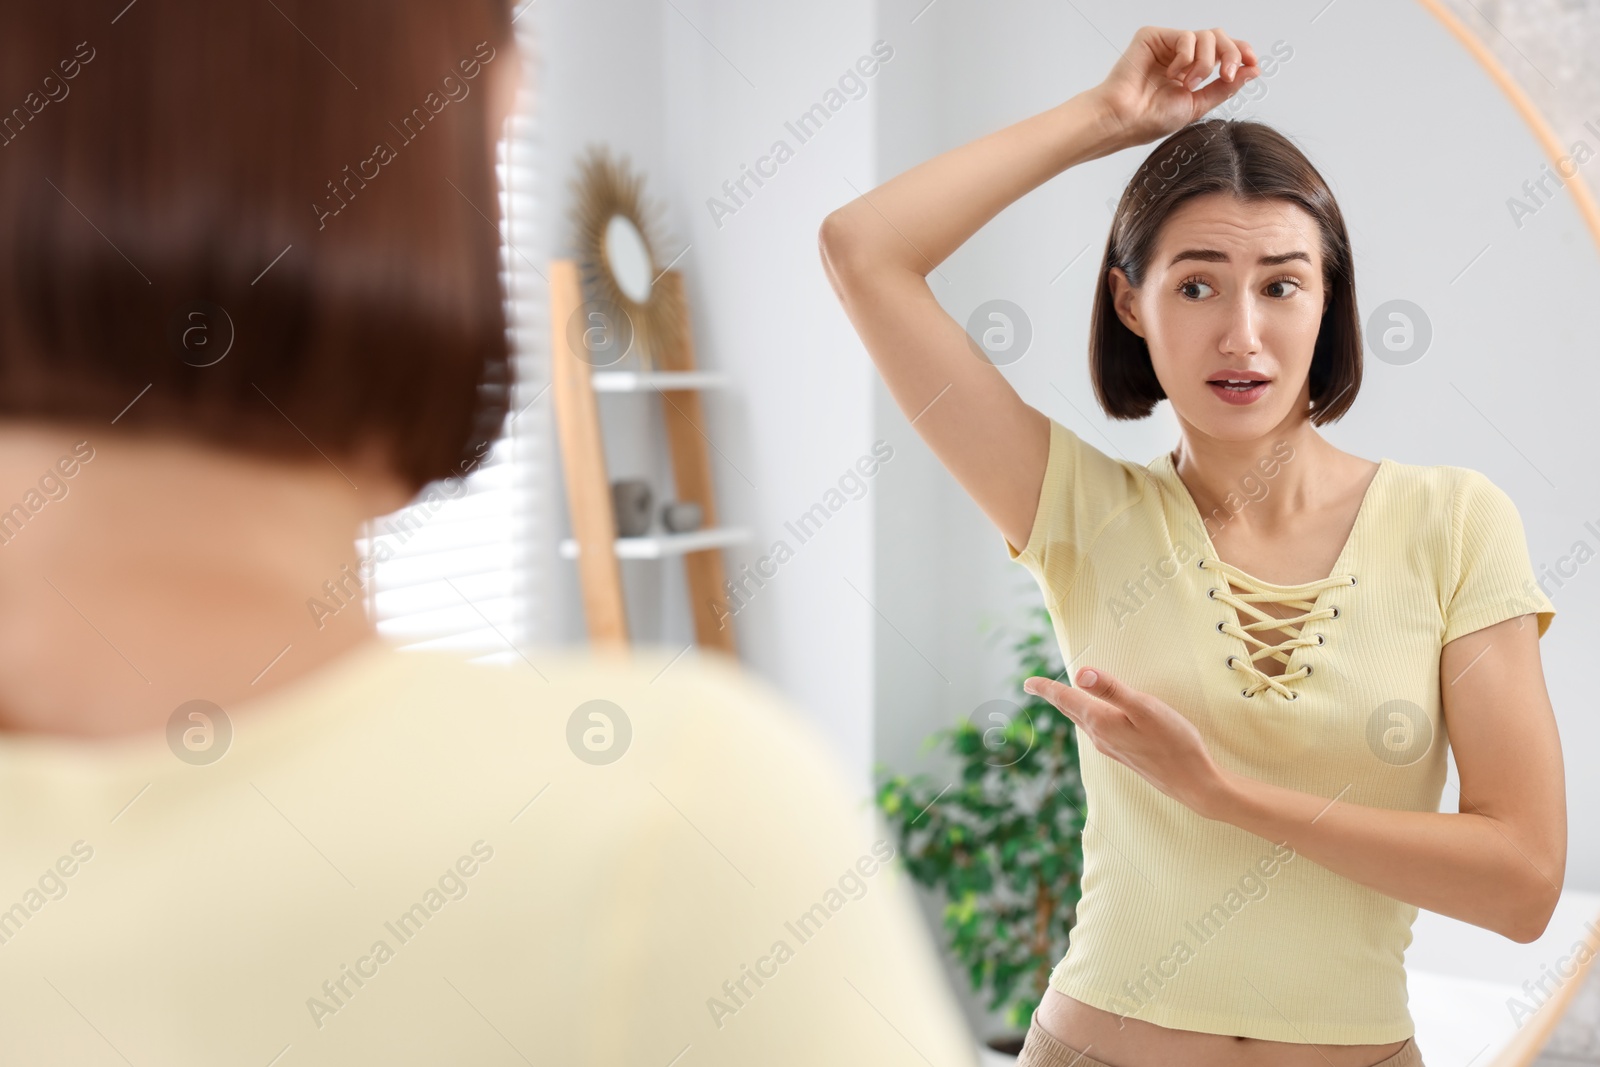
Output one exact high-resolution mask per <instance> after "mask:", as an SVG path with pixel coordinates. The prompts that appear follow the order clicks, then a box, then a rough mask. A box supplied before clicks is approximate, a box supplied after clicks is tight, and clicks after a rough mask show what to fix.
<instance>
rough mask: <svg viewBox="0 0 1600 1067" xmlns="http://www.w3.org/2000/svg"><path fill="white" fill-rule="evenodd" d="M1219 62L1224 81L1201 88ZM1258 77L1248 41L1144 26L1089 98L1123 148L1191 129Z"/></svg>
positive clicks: (1207, 32) (1212, 33)
mask: <svg viewBox="0 0 1600 1067" xmlns="http://www.w3.org/2000/svg"><path fill="white" fill-rule="evenodd" d="M1219 63H1220V64H1221V65H1222V75H1221V77H1219V78H1218V79H1217V80H1216V81H1213V82H1211V83H1209V84H1208V85H1206V86H1205V87H1204V88H1197V87H1198V86H1199V85H1200V83H1201V82H1203V81H1205V80H1206V79H1207V78H1208V77H1210V76H1211V71H1212V69H1213V68H1215V67H1216V66H1217V65H1218V64H1219ZM1260 75H1261V68H1260V66H1259V65H1257V62H1256V54H1255V50H1254V49H1252V48H1251V47H1250V44H1249V42H1247V41H1243V40H1238V41H1236V40H1234V39H1233V38H1231V37H1229V36H1228V35H1227V34H1225V33H1223V32H1222V31H1221V30H1173V29H1167V28H1165V27H1162V26H1143V27H1141V28H1140V29H1139V30H1138V32H1137V33H1135V34H1134V35H1133V43H1132V44H1130V45H1129V46H1128V49H1127V51H1126V52H1124V53H1123V54H1122V56H1121V58H1119V59H1118V60H1117V62H1116V65H1115V66H1113V67H1112V68H1111V73H1110V74H1108V75H1106V80H1105V81H1103V82H1101V83H1100V84H1099V85H1097V86H1095V87H1094V88H1093V89H1091V90H1090V95H1092V96H1093V97H1094V98H1095V100H1096V102H1097V103H1098V104H1099V105H1100V108H1101V111H1102V113H1103V114H1104V115H1105V116H1106V126H1107V129H1108V130H1109V131H1110V132H1111V134H1112V135H1113V136H1114V137H1116V138H1117V139H1118V141H1119V147H1123V148H1127V147H1132V146H1134V145H1141V144H1147V143H1149V142H1151V141H1155V140H1159V139H1160V138H1162V137H1165V136H1166V135H1167V134H1169V133H1172V132H1174V131H1176V130H1179V129H1181V128H1183V127H1184V126H1187V125H1188V124H1189V123H1191V122H1194V121H1196V120H1197V119H1199V118H1201V117H1202V116H1204V115H1205V113H1206V112H1208V111H1210V110H1211V109H1212V108H1214V107H1216V106H1217V105H1218V104H1220V103H1222V102H1223V101H1224V100H1226V99H1228V98H1229V97H1230V96H1232V95H1233V94H1234V93H1236V92H1238V91H1239V90H1240V89H1241V88H1243V86H1244V84H1245V82H1247V81H1249V80H1250V79H1251V78H1256V77H1259V76H1260Z"/></svg>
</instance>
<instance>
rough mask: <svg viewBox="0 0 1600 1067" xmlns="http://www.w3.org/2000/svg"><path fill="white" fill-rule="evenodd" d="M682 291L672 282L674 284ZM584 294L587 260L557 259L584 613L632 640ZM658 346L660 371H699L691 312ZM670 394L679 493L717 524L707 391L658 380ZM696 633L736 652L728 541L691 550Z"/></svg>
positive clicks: (665, 401)
mask: <svg viewBox="0 0 1600 1067" xmlns="http://www.w3.org/2000/svg"><path fill="white" fill-rule="evenodd" d="M656 284H658V285H664V286H668V287H670V288H669V292H670V293H671V295H673V296H681V294H682V287H683V277H682V275H681V274H680V273H679V272H678V271H676V270H668V271H665V272H663V274H662V276H661V278H660V280H659V281H658V282H657V283H656ZM674 289H675V290H676V292H672V290H674ZM583 304H584V297H583V291H582V283H581V281H580V276H579V271H578V264H577V263H576V262H575V261H573V260H570V259H557V260H553V261H551V264H550V378H551V388H552V390H553V391H554V394H555V406H556V422H557V426H558V435H559V438H560V442H561V461H562V469H563V470H564V472H565V474H566V480H567V503H568V506H569V508H570V511H571V517H572V536H573V539H574V540H575V541H576V542H577V545H578V581H579V584H580V585H581V586H582V589H583V610H584V618H585V620H586V622H587V625H588V631H589V639H590V640H591V641H592V642H594V643H595V644H597V645H612V646H626V645H627V644H628V641H629V637H628V619H627V609H626V606H625V604H624V602H623V594H622V572H621V568H620V567H619V566H618V564H617V549H616V536H617V534H616V529H617V527H616V516H615V514H614V512H613V510H612V505H611V482H610V479H609V477H608V475H607V473H606V458H605V448H604V444H603V442H602V439H601V434H600V412H599V406H598V404H597V403H596V401H595V388H594V383H593V381H592V380H591V374H592V373H593V368H592V367H591V366H590V364H589V362H588V361H586V360H585V359H583V358H582V357H581V356H580V355H579V354H578V353H575V352H574V351H572V348H571V343H572V341H571V337H570V336H569V334H570V331H569V330H568V324H569V322H570V321H571V319H572V316H574V315H575V314H577V313H578V312H579V310H580V309H581V308H582V306H583ZM663 347H664V349H665V350H664V351H661V352H657V353H654V362H655V364H656V368H657V370H659V371H665V372H683V371H693V370H694V369H695V365H694V343H693V339H692V338H691V336H690V328H689V319H688V316H687V315H685V316H684V318H683V327H682V332H681V335H680V336H679V337H677V338H674V339H673V340H672V342H671V343H668V344H666V345H664V346H663ZM656 391H657V392H659V393H660V394H661V399H662V415H663V417H664V419H665V422H666V432H667V446H668V448H669V450H670V451H671V455H672V478H673V482H674V485H675V496H676V499H677V500H679V501H682V502H691V501H692V502H693V503H696V504H699V505H700V509H701V514H702V516H703V518H702V522H701V525H702V528H704V529H712V528H714V527H716V525H717V508H716V502H715V500H714V499H713V487H712V482H711V463H710V457H709V456H708V455H707V452H706V438H705V435H704V433H703V432H702V430H701V427H702V426H703V425H704V421H705V420H704V418H703V416H702V412H701V402H700V393H699V391H698V389H696V388H694V387H688V386H686V387H683V388H667V389H661V388H657V390H656ZM683 563H684V569H685V577H686V578H687V584H688V594H689V603H690V610H691V612H692V614H693V617H694V634H695V642H696V644H698V645H699V646H700V647H701V648H712V649H716V650H718V651H721V652H725V653H727V654H728V655H733V654H734V652H735V650H734V641H733V626H732V618H731V616H730V615H729V613H728V612H727V610H726V609H725V608H724V609H723V610H718V607H719V605H722V604H723V603H724V601H725V596H724V592H723V566H722V549H721V548H720V547H714V548H705V549H700V550H698V551H692V552H685V553H684V555H683Z"/></svg>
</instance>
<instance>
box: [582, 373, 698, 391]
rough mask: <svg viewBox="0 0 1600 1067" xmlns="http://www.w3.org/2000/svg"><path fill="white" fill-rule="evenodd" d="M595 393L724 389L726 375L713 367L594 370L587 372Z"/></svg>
mask: <svg viewBox="0 0 1600 1067" xmlns="http://www.w3.org/2000/svg"><path fill="white" fill-rule="evenodd" d="M589 381H590V382H591V383H593V385H594V391H595V392H597V393H648V392H650V391H651V390H654V389H660V390H662V391H663V392H670V391H671V390H674V389H725V388H727V386H728V376H727V375H726V374H718V373H716V372H714V371H704V370H690V371H632V370H597V371H595V372H593V373H592V374H590V375H589Z"/></svg>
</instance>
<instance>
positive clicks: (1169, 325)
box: [1111, 193, 1326, 441]
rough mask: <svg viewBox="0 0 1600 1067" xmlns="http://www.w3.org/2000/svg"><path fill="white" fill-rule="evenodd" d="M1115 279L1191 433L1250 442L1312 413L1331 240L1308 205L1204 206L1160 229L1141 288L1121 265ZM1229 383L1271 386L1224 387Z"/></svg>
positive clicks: (1198, 202) (1178, 214) (1125, 311)
mask: <svg viewBox="0 0 1600 1067" xmlns="http://www.w3.org/2000/svg"><path fill="white" fill-rule="evenodd" d="M1111 278H1112V281H1111V284H1112V287H1113V291H1114V297H1115V304H1116V310H1117V315H1118V317H1119V318H1121V319H1122V322H1123V323H1124V324H1125V325H1126V326H1127V327H1128V328H1129V329H1130V330H1132V331H1133V332H1134V333H1136V334H1138V335H1139V336H1140V337H1143V338H1144V339H1145V343H1146V344H1147V345H1148V346H1149V349H1150V361H1151V364H1152V366H1153V367H1154V368H1155V372H1156V378H1157V380H1159V381H1160V382H1161V387H1162V389H1164V390H1165V391H1166V394H1167V396H1168V398H1169V399H1171V401H1172V406H1173V410H1174V411H1175V412H1177V414H1178V417H1179V418H1180V419H1181V420H1182V421H1183V422H1184V423H1185V424H1186V425H1187V427H1189V428H1193V429H1195V430H1198V431H1199V432H1200V433H1203V434H1206V435H1207V436H1210V437H1212V438H1215V439H1217V440H1223V441H1247V440H1251V439H1254V438H1258V437H1263V436H1265V435H1267V434H1270V433H1272V432H1273V431H1274V430H1276V429H1277V428H1278V427H1280V426H1281V425H1283V424H1284V423H1287V422H1290V421H1292V420H1293V419H1295V418H1299V417H1301V416H1303V415H1304V413H1305V411H1306V409H1307V407H1308V405H1309V403H1310V395H1311V390H1310V381H1309V375H1310V370H1311V354H1312V351H1313V349H1314V347H1315V345H1316V340H1317V330H1318V328H1319V326H1320V325H1321V322H1322V312H1323V308H1324V306H1325V304H1326V293H1325V290H1324V287H1323V284H1322V244H1321V238H1320V235H1319V232H1318V228H1317V224H1316V220H1315V219H1314V218H1312V216H1311V215H1310V214H1309V213H1308V212H1307V211H1306V210H1305V209H1304V208H1302V207H1300V206H1299V205H1298V204H1292V203H1289V202H1288V201H1283V200H1269V201H1258V202H1255V203H1245V202H1244V201H1241V200H1238V199H1236V198H1234V197H1232V196H1229V195H1226V194H1222V193H1212V194H1208V195H1205V196H1198V197H1195V198H1194V199H1192V200H1189V201H1186V202H1185V203H1184V204H1182V205H1181V206H1180V207H1179V208H1178V209H1177V210H1175V211H1174V212H1173V213H1172V215H1170V216H1169V217H1168V218H1167V221H1166V223H1165V224H1164V225H1163V226H1162V228H1161V232H1160V234H1159V235H1158V237H1157V240H1156V247H1155V250H1154V252H1153V253H1152V255H1151V257H1150V262H1149V264H1148V266H1147V267H1146V270H1145V278H1144V284H1143V285H1142V286H1140V287H1139V288H1138V289H1134V288H1132V287H1131V286H1130V285H1129V284H1128V280H1127V277H1126V275H1124V274H1123V272H1122V271H1121V270H1120V269H1119V268H1112V271H1111ZM1227 378H1262V379H1265V380H1266V384H1265V385H1255V386H1252V387H1250V388H1249V389H1247V390H1242V391H1241V390H1238V389H1229V388H1228V387H1227V386H1226V385H1222V384H1217V382H1219V381H1220V380H1223V379H1227Z"/></svg>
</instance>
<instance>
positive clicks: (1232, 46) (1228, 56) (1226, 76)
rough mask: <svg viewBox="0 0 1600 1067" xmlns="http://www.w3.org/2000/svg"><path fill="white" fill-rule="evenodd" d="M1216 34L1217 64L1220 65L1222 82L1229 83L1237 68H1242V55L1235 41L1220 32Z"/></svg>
mask: <svg viewBox="0 0 1600 1067" xmlns="http://www.w3.org/2000/svg"><path fill="white" fill-rule="evenodd" d="M1216 34H1217V62H1218V63H1221V64H1222V80H1223V81H1228V82H1231V81H1233V77H1234V75H1235V74H1237V73H1238V72H1239V68H1240V67H1242V66H1244V54H1243V52H1242V51H1241V50H1240V48H1239V44H1240V42H1238V41H1235V40H1234V39H1233V38H1231V37H1229V36H1228V35H1227V34H1225V33H1223V32H1222V31H1221V30H1217V31H1216Z"/></svg>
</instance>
